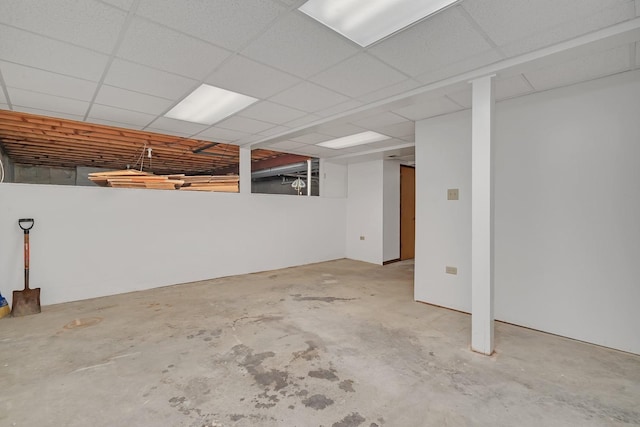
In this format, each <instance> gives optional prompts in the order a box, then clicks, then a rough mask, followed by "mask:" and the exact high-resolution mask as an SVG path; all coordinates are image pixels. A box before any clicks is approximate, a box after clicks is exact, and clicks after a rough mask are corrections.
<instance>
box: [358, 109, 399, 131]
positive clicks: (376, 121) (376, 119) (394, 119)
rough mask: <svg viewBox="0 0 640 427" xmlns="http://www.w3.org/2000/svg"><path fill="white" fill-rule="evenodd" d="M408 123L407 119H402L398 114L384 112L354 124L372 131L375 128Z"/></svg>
mask: <svg viewBox="0 0 640 427" xmlns="http://www.w3.org/2000/svg"><path fill="white" fill-rule="evenodd" d="M406 121H407V119H405V118H404V117H400V116H398V115H397V114H393V113H390V112H384V113H379V114H375V115H373V116H369V117H365V118H364V119H360V120H358V121H355V122H353V124H354V125H356V126H360V127H362V128H365V129H372V128H374V127H376V128H380V127H385V126H390V125H395V124H397V123H402V122H406Z"/></svg>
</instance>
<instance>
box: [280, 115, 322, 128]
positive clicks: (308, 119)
mask: <svg viewBox="0 0 640 427" xmlns="http://www.w3.org/2000/svg"><path fill="white" fill-rule="evenodd" d="M320 119H321V117H320V116H317V115H315V114H307V115H306V116H303V117H300V118H299V119H295V120H291V121H290V122H287V123H285V124H286V125H287V126H289V127H290V128H292V129H295V128H298V127H302V126H306V125H308V124H310V123H313V122H315V121H316V120H320Z"/></svg>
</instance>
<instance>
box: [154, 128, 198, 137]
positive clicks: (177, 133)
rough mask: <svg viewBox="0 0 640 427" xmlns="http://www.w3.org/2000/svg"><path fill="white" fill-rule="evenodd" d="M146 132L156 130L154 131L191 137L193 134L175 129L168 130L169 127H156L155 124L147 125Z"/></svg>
mask: <svg viewBox="0 0 640 427" xmlns="http://www.w3.org/2000/svg"><path fill="white" fill-rule="evenodd" d="M144 131H145V132H154V133H159V134H162V135H171V136H177V137H180V138H189V137H190V136H191V135H193V134H191V133H184V132H178V131H175V130H167V129H159V128H155V127H153V126H147V127H145V128H144Z"/></svg>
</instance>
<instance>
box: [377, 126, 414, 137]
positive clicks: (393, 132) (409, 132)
mask: <svg viewBox="0 0 640 427" xmlns="http://www.w3.org/2000/svg"><path fill="white" fill-rule="evenodd" d="M376 132H380V133H382V134H384V135H388V136H392V137H394V138H401V139H406V138H409V139H411V138H414V136H415V133H416V125H415V123H413V122H403V123H397V124H395V125H390V126H385V127H384V128H380V129H378V130H377V131H376Z"/></svg>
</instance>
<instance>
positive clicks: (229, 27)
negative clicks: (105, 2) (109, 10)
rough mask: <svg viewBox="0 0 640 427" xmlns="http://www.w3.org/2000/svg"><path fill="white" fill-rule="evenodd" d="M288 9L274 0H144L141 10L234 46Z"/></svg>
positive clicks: (210, 39) (192, 33)
mask: <svg viewBox="0 0 640 427" xmlns="http://www.w3.org/2000/svg"><path fill="white" fill-rule="evenodd" d="M285 10H286V9H285V8H284V7H283V6H280V5H278V4H277V3H275V2H273V1H271V0H243V1H228V0H208V1H184V0H165V1H162V2H159V1H158V0H142V1H141V2H140V5H139V6H138V10H137V13H138V14H139V15H141V16H145V17H148V18H150V19H152V20H154V21H156V22H159V23H161V24H164V25H167V26H169V27H171V28H174V29H176V30H178V31H181V32H183V33H186V34H190V35H192V36H195V37H198V38H201V39H203V40H206V41H208V42H211V43H214V44H217V45H218V46H222V47H224V48H227V49H230V50H236V49H239V48H241V47H243V46H244V45H246V44H247V42H249V41H250V40H251V39H253V38H254V37H256V36H257V35H258V34H260V33H261V32H262V31H264V30H265V29H266V27H267V26H268V25H269V23H270V22H271V21H273V20H274V19H275V18H277V17H278V15H279V14H280V13H282V12H283V11H285Z"/></svg>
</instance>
